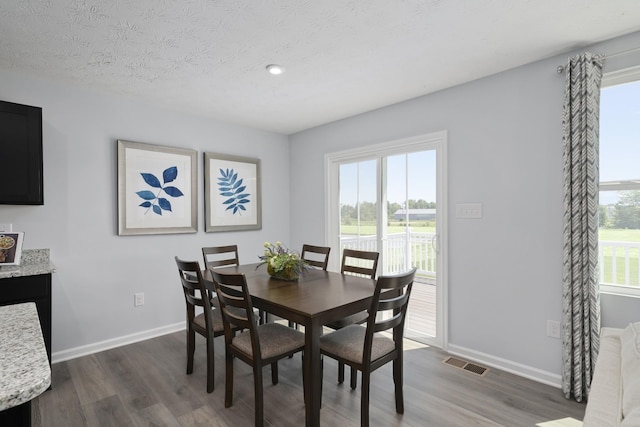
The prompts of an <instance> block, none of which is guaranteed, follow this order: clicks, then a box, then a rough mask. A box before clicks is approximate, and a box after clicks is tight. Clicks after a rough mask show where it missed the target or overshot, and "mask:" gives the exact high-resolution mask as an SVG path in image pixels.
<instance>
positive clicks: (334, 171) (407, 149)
mask: <svg viewBox="0 0 640 427" xmlns="http://www.w3.org/2000/svg"><path fill="white" fill-rule="evenodd" d="M447 138H448V134H447V131H446V130H444V131H439V132H433V133H429V134H424V135H417V136H413V137H409V138H402V139H397V140H393V141H387V142H383V143H378V144H373V145H367V146H365V147H358V148H352V149H348V150H343V151H338V152H334V153H327V154H325V156H324V158H325V160H324V161H325V168H324V170H325V206H326V209H327V210H326V212H325V230H326V234H325V242H326V243H327V245H329V246H331V247H340V241H339V240H338V235H339V230H338V229H336V227H338V228H339V219H338V220H337V221H336V215H335V212H339V208H340V207H339V200H338V197H336V195H337V194H339V182H338V175H339V167H340V164H341V163H348V162H350V161H355V160H359V161H361V160H376V159H380V158H382V157H387V156H392V155H395V154H403V153H412V152H417V151H424V150H436V173H437V190H436V191H437V194H436V201H437V203H438V211H437V213H436V215H437V217H436V224H437V227H438V229H437V233H438V242H437V244H438V247H439V253H440V256H438V264H437V269H438V270H437V271H438V274H437V283H436V284H437V290H436V298H437V303H436V304H437V307H438V309H437V313H436V325H437V328H438V330H437V340H434V342H430V343H429V344H430V345H435V346H439V347H442V348H443V349H444V350H446V349H447V347H448V338H449V336H448V331H449V327H448V326H449V324H448V316H447V307H448V285H447V283H448V282H447V280H448V277H449V276H448V263H447V257H448V245H447V242H448V232H447V230H448V225H447V218H448V213H447V209H448V198H447V190H446V189H447V177H448V170H447V165H448V160H447V153H448V150H447ZM377 167H378V168H380V162H378V166H377ZM378 190H379V191H378V194H380V189H378ZM379 229H380V228H379ZM334 252H335V253H332V254H331V257H330V260H329V269H330V270H333V271H339V263H340V260H339V259H338V251H334Z"/></svg>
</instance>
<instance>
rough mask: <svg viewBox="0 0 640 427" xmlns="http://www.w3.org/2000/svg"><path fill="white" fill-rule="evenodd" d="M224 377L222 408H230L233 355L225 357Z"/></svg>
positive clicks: (231, 403)
mask: <svg viewBox="0 0 640 427" xmlns="http://www.w3.org/2000/svg"><path fill="white" fill-rule="evenodd" d="M225 365H226V369H225V372H226V377H225V381H224V383H225V387H224V407H225V408H230V407H231V405H233V355H232V354H229V353H227V354H226V355H225Z"/></svg>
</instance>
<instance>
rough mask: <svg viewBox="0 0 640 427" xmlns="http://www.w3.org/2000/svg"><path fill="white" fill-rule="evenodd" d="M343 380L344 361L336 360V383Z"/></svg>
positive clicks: (340, 382)
mask: <svg viewBox="0 0 640 427" xmlns="http://www.w3.org/2000/svg"><path fill="white" fill-rule="evenodd" d="M343 382H344V363H342V362H338V384H342V383H343Z"/></svg>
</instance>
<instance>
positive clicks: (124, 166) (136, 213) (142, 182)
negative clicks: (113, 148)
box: [117, 140, 198, 236]
mask: <svg viewBox="0 0 640 427" xmlns="http://www.w3.org/2000/svg"><path fill="white" fill-rule="evenodd" d="M117 143H118V144H117V145H118V235H120V236H127V235H144V234H177V233H196V232H197V231H198V212H197V210H198V199H197V194H198V192H197V176H198V164H197V153H198V152H197V151H196V150H191V149H185V148H177V147H167V146H162V145H154V144H147V143H142V142H133V141H124V140H118V141H117Z"/></svg>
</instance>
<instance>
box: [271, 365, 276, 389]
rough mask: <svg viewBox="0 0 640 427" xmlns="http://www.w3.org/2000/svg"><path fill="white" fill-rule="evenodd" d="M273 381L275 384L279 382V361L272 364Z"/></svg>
mask: <svg viewBox="0 0 640 427" xmlns="http://www.w3.org/2000/svg"><path fill="white" fill-rule="evenodd" d="M271 383H272V384H273V385H276V384H278V362H273V363H272V364H271Z"/></svg>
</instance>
